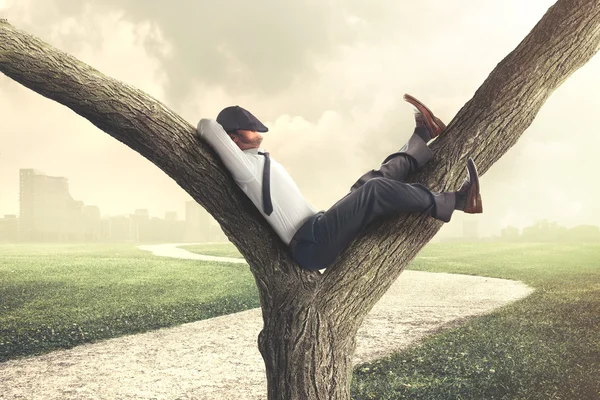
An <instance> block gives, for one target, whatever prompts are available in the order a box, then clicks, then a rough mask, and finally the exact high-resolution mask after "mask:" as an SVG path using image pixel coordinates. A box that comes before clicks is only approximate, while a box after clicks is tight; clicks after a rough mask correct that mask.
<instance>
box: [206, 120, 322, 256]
mask: <svg viewBox="0 0 600 400" xmlns="http://www.w3.org/2000/svg"><path fill="white" fill-rule="evenodd" d="M198 132H199V134H200V136H201V137H202V138H203V139H204V140H206V141H207V142H208V144H210V146H211V147H212V148H213V149H214V150H215V151H216V152H217V154H218V155H219V157H220V158H221V160H222V161H223V164H225V166H226V167H227V169H228V170H229V172H230V173H231V175H232V176H233V179H234V180H235V182H236V183H237V184H238V186H239V187H240V188H241V189H242V190H243V191H244V193H246V196H248V197H249V198H250V200H251V201H252V203H254V205H255V206H256V208H258V210H259V211H260V213H261V214H262V215H263V217H264V218H265V219H266V220H267V222H269V224H270V225H271V226H272V227H273V229H274V230H275V232H276V233H277V234H278V235H279V237H280V238H281V240H283V242H284V243H285V244H287V245H289V244H290V241H291V240H292V237H293V236H294V234H295V233H296V231H297V230H298V229H299V228H300V227H301V226H302V224H304V222H305V221H306V220H307V219H308V218H309V217H312V216H313V215H315V214H316V213H317V211H316V210H315V209H314V208H312V207H311V206H310V204H308V202H307V201H306V200H305V199H304V197H303V196H302V193H300V189H298V186H297V185H296V182H294V180H293V179H292V177H290V175H289V174H288V173H287V171H286V170H285V168H283V166H282V165H281V164H279V163H278V162H277V161H275V160H274V159H273V157H270V159H271V171H270V172H271V202H272V203H273V212H272V213H271V215H267V214H265V213H264V212H263V200H262V176H263V169H264V165H265V156H263V155H260V154H258V152H259V151H260V152H264V150H263V149H262V148H260V149H248V150H244V151H242V150H241V149H240V148H239V147H238V146H237V145H236V144H235V143H234V142H233V140H231V138H230V137H229V135H227V133H226V132H225V130H224V129H223V127H222V126H221V125H220V124H219V123H218V122H217V121H216V120H213V119H206V118H203V119H201V120H200V122H199V123H198Z"/></svg>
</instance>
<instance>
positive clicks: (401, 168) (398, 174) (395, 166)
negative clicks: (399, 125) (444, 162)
mask: <svg viewBox="0 0 600 400" xmlns="http://www.w3.org/2000/svg"><path fill="white" fill-rule="evenodd" d="M432 157H433V153H432V152H431V150H430V149H429V147H428V146H427V143H425V141H424V140H423V139H422V138H421V136H419V135H418V134H417V133H416V132H415V133H413V134H412V136H411V137H410V139H409V140H408V143H406V144H405V145H404V146H403V147H402V148H401V149H400V150H398V151H397V152H396V153H392V154H390V155H389V156H387V157H386V159H385V160H383V162H382V163H381V167H380V168H379V169H378V170H375V169H374V170H371V171H369V172H367V173H366V174H364V175H363V176H361V177H360V178H359V179H358V180H357V181H356V183H355V184H354V185H352V187H351V188H350V192H353V191H354V190H356V189H358V188H359V187H361V186H362V185H364V184H365V182H367V181H368V180H369V179H373V178H387V179H393V180H396V181H399V182H404V181H405V180H406V177H407V176H408V174H410V173H411V172H413V171H415V170H417V169H419V168H421V167H422V166H423V165H425V164H426V163H427V161H429V160H431V158H432Z"/></svg>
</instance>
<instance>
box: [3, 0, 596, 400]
mask: <svg viewBox="0 0 600 400" xmlns="http://www.w3.org/2000/svg"><path fill="white" fill-rule="evenodd" d="M599 46H600V0H559V1H558V2H557V3H556V4H555V5H554V6H553V7H551V8H550V9H549V10H548V12H547V13H546V14H545V15H544V17H543V18H542V20H541V21H540V22H539V23H538V24H537V25H536V26H535V27H534V29H533V30H532V31H531V32H530V33H529V35H527V37H526V38H525V39H524V40H523V41H522V42H521V43H520V44H519V45H518V46H517V48H516V49H515V50H514V51H512V52H511V53H510V54H509V55H508V56H507V57H506V58H505V59H504V60H502V61H501V62H500V63H499V64H498V66H497V67H496V68H495V69H494V70H493V71H492V72H491V74H490V75H489V77H488V78H487V79H486V80H485V82H484V83H483V84H482V86H481V87H480V88H479V89H478V90H477V92H476V93H475V94H474V96H473V98H472V99H471V100H470V101H469V102H467V103H466V104H465V106H464V107H463V108H462V109H461V110H460V111H459V112H458V114H457V115H456V116H455V118H454V119H453V120H452V121H451V123H450V124H449V125H448V129H447V131H446V132H445V133H444V135H442V136H441V137H440V138H439V139H437V140H436V141H435V142H434V144H432V146H431V148H432V150H433V151H434V153H435V157H434V159H433V160H432V161H430V162H429V163H428V164H427V166H425V167H424V168H423V169H421V170H420V171H419V172H417V173H415V174H413V175H412V176H411V177H410V179H409V180H410V181H413V182H421V183H424V184H425V185H427V186H429V187H430V188H431V189H432V190H436V191H444V190H456V189H457V187H458V186H459V185H460V183H461V182H462V180H463V179H464V177H465V161H466V159H467V158H468V157H472V158H473V159H474V160H475V162H476V164H477V166H478V170H479V172H480V174H481V175H483V174H484V173H485V172H486V171H487V170H488V169H489V168H490V167H491V166H492V165H493V164H494V163H495V162H496V161H497V160H498V159H499V158H500V157H502V156H503V155H504V154H505V153H506V152H507V151H508V149H510V148H511V147H512V146H513V145H514V144H515V143H516V142H517V140H518V139H519V137H520V136H521V135H522V134H523V132H524V131H525V130H526V129H527V127H528V126H529V125H530V124H531V122H532V121H533V119H534V117H535V115H536V114H537V112H538V111H539V109H540V108H541V107H542V105H543V104H544V102H545V101H546V100H547V99H548V97H549V96H550V95H551V94H552V92H553V91H554V90H555V89H556V88H557V87H558V86H560V85H561V84H562V82H564V81H565V80H566V79H567V78H568V77H569V76H570V75H571V74H572V73H573V72H575V71H576V70H577V69H578V68H580V67H581V66H582V65H584V64H585V63H586V62H587V61H588V60H589V59H590V58H591V57H592V56H593V55H594V54H595V53H596V52H597V51H598V49H599ZM0 71H2V72H3V73H4V74H6V75H7V76H9V77H11V78H12V79H14V80H15V81H17V82H19V83H21V84H22V85H24V86H26V87H28V88H30V89H32V90H34V91H36V92H37V93H39V94H41V95H43V96H45V97H48V98H50V99H52V100H55V101H57V102H59V103H61V104H64V105H65V106H67V107H69V108H71V109H72V110H73V111H75V112H76V113H78V114H79V115H81V116H83V117H84V118H86V119H88V120H89V121H91V122H92V123H93V124H94V125H96V126H97V127H98V128H100V129H102V130H103V131H105V132H106V133H108V134H109V135H111V136H112V137H114V138H115V139H117V140H119V141H121V142H123V143H124V144H126V145H127V146H129V147H130V148H132V149H133V150H135V151H137V152H138V153H140V154H141V155H142V156H144V157H146V158H147V159H148V160H150V161H151V162H152V163H154V164H155V165H157V166H158V167H159V168H161V169H162V170H163V171H165V173H167V174H168V175H169V176H171V177H172V178H173V179H174V180H175V181H176V182H177V183H178V184H179V185H180V186H181V187H182V188H183V189H184V190H185V191H187V192H188V193H189V194H190V195H191V196H192V197H193V198H194V199H195V200H196V201H197V202H198V203H199V204H201V205H202V206H203V207H204V208H206V210H207V211H208V212H209V213H210V214H211V215H212V216H213V217H214V218H215V219H216V220H217V221H218V222H219V224H220V225H221V227H222V228H223V230H224V232H225V233H226V235H227V237H228V238H229V240H231V242H232V243H233V244H234V245H235V246H236V247H237V248H238V249H239V250H240V252H241V253H242V254H243V256H244V257H245V258H246V260H247V261H248V264H249V265H250V269H251V271H252V273H253V275H254V278H255V281H256V284H257V286H258V289H259V295H260V301H261V307H262V311H263V320H264V328H263V330H262V332H261V333H260V335H259V349H260V351H261V354H262V355H263V358H264V360H265V365H266V370H267V381H268V392H269V399H340V400H347V399H349V398H350V395H349V384H350V378H351V373H352V362H351V359H352V356H353V354H354V349H355V340H356V332H357V330H358V327H359V326H360V324H361V323H362V321H363V320H364V318H365V316H366V315H367V313H368V312H369V311H370V310H371V308H372V307H373V306H374V305H375V303H376V302H377V301H378V300H379V299H380V298H381V296H382V295H383V294H384V293H385V292H386V291H387V290H388V289H389V287H390V286H391V285H392V283H393V282H394V281H395V280H396V279H397V278H398V276H399V275H400V273H401V272H402V270H403V269H404V267H405V266H406V265H407V264H408V263H409V262H410V261H411V260H412V259H413V258H414V257H415V255H416V254H417V253H418V252H419V250H421V248H422V247H423V246H424V245H425V244H427V243H428V242H429V240H431V238H432V237H433V236H434V235H435V233H436V232H437V231H438V230H439V228H440V227H441V226H442V223H441V222H439V221H437V220H434V219H432V218H430V217H427V216H424V215H419V214H408V215H403V216H390V217H386V218H381V219H379V220H378V221H376V222H374V223H372V224H371V225H370V226H369V227H368V228H367V230H366V231H365V232H363V233H362V234H361V235H360V236H359V237H358V238H357V239H356V240H355V241H354V242H353V243H352V244H351V245H350V246H349V247H348V249H346V250H345V251H344V252H343V253H342V254H341V256H340V257H339V258H338V260H337V261H336V262H335V263H334V264H333V265H332V266H331V267H330V268H328V269H327V271H326V272H325V273H324V274H323V275H320V274H319V273H318V272H309V271H304V270H301V269H300V268H299V267H298V266H297V265H296V264H295V263H294V262H293V261H291V259H290V257H289V253H288V251H287V249H286V247H285V245H284V244H283V243H282V242H281V241H280V240H279V238H278V237H277V236H276V234H275V233H274V231H273V230H272V229H271V228H270V227H269V226H268V224H267V223H266V221H265V220H264V219H263V218H262V217H261V215H260V213H259V212H258V211H257V210H256V209H255V207H254V206H253V205H252V203H251V202H250V201H249V200H248V199H247V198H246V197H245V195H244V194H243V192H242V191H241V190H240V189H239V188H238V187H237V185H236V184H235V182H234V181H233V180H232V179H231V177H230V175H229V173H228V172H227V170H226V169H225V167H224V166H223V164H222V163H221V162H220V160H219V158H218V157H217V156H216V154H215V153H214V152H213V151H212V149H211V148H210V147H208V146H207V145H206V143H204V142H203V141H202V140H201V139H199V138H198V137H197V135H196V134H195V128H194V127H193V126H191V125H190V124H189V123H187V122H186V121H184V120H183V119H182V118H181V117H179V116H178V115H177V114H175V113H174V112H173V111H171V110H170V109H168V108H167V107H166V106H164V105H163V104H161V103H160V102H158V101H157V100H155V99H153V98H152V97H150V96H148V95H147V94H145V93H143V92H141V91H139V90H137V89H135V88H133V87H131V86H128V85H126V84H123V83H121V82H118V81H116V80H114V79H112V78H110V77H106V76H104V75H103V74H101V73H100V72H98V71H97V70H95V69H93V68H92V67H90V66H88V65H86V64H84V63H82V62H80V61H78V60H76V59H75V58H73V57H71V56H69V55H68V54H65V53H63V52H61V51H59V50H57V49H55V48H53V47H52V46H50V45H48V44H46V43H44V42H42V41H41V40H39V39H37V38H35V37H33V36H31V35H29V34H27V33H26V32H23V31H20V30H18V29H15V28H14V27H12V26H11V25H9V24H8V22H7V21H5V20H0ZM483 197H484V199H485V188H484V190H483ZM488 211H491V212H493V210H488Z"/></svg>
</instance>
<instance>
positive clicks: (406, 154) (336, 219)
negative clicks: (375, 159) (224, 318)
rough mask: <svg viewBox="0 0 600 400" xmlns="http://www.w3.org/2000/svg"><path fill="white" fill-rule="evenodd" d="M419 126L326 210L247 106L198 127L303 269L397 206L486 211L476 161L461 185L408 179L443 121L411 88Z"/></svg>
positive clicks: (442, 216)
mask: <svg viewBox="0 0 600 400" xmlns="http://www.w3.org/2000/svg"><path fill="white" fill-rule="evenodd" d="M404 99H405V100H406V101H407V102H409V103H410V104H412V105H413V106H414V107H415V108H416V111H415V122H416V127H415V130H414V133H413V135H412V136H411V137H410V139H409V141H408V143H407V144H406V145H405V146H404V147H402V148H401V149H400V150H399V151H398V152H396V153H393V154H391V155H389V156H388V157H387V158H386V159H385V160H384V161H383V163H382V165H381V167H380V169H379V170H372V171H369V172H367V173H366V174H364V175H363V176H362V177H360V178H359V179H358V181H356V183H355V184H354V185H353V186H352V187H351V188H350V192H349V193H348V194H347V195H346V196H345V197H344V198H342V199H341V200H339V201H338V202H337V203H335V204H334V205H333V206H332V207H331V208H330V209H329V210H327V211H319V212H317V211H316V210H315V209H314V208H312V207H311V206H310V205H309V204H308V203H307V202H306V200H305V199H304V197H303V196H302V194H301V193H300V190H299V189H298V186H296V183H295V182H294V181H293V179H292V178H291V177H290V176H289V174H288V173H287V172H286V170H285V169H284V168H283V167H282V166H281V164H279V163H278V162H276V161H275V160H273V159H271V158H270V155H269V153H268V152H265V151H264V149H262V148H261V147H260V144H261V143H262V140H263V137H262V135H261V134H260V133H261V132H267V131H268V128H267V127H266V126H265V125H263V124H262V123H261V122H260V121H259V120H258V119H257V118H256V117H255V116H254V115H252V114H251V113H250V112H249V111H247V110H245V109H243V108H242V107H239V106H231V107H227V108H225V109H223V110H222V111H221V112H220V113H219V115H218V116H217V119H216V121H215V120H211V119H201V120H200V122H199V123H198V132H199V134H200V136H201V137H202V138H204V139H205V140H206V141H207V142H208V143H209V144H210V145H211V146H212V147H213V148H214V149H215V151H216V152H217V154H218V155H219V157H220V158H221V160H222V161H223V163H224V164H225V166H226V167H227V169H228V170H229V171H230V172H231V174H232V175H233V178H234V179H235V181H236V183H237V184H238V185H239V186H240V188H241V189H242V190H243V191H244V193H246V195H247V196H248V197H249V198H250V200H251V201H252V202H253V203H254V205H255V206H256V207H257V208H258V209H259V210H260V212H261V213H262V215H263V217H264V218H265V219H266V220H267V221H268V222H269V224H270V225H271V226H272V227H273V229H274V230H275V232H276V233H277V234H278V235H279V237H280V238H281V240H283V242H284V243H286V244H287V245H289V248H290V251H291V254H292V256H293V258H294V260H295V261H296V262H297V263H298V264H299V265H300V266H301V267H302V268H305V269H309V270H318V269H323V268H326V267H327V266H329V265H331V264H332V263H333V261H335V259H336V258H337V256H338V255H339V253H340V252H341V251H342V250H344V249H345V248H346V247H347V246H348V245H349V244H350V242H351V241H352V240H353V239H354V238H355V237H356V236H357V235H358V233H359V232H361V231H362V230H363V229H364V228H365V227H366V226H367V225H368V224H369V222H371V221H372V220H373V219H375V217H377V216H380V215H386V214H391V213H397V212H415V211H417V212H424V213H427V214H429V215H431V216H432V217H434V218H436V219H439V220H441V221H444V222H449V221H450V218H451V216H452V213H453V211H454V210H461V211H463V212H466V213H471V214H474V213H481V212H482V211H483V209H482V203H481V196H480V193H479V178H478V176H477V169H476V168H475V164H474V163H473V160H471V159H470V158H469V160H468V162H467V172H468V175H467V179H466V180H465V183H464V184H463V185H462V186H461V188H460V189H459V190H458V191H457V192H442V193H434V192H431V191H430V190H429V189H427V188H426V187H425V186H423V185H420V184H416V183H413V184H409V183H405V179H406V177H407V176H408V174H410V173H411V172H413V171H415V170H416V169H418V168H420V167H422V166H423V165H424V164H425V163H427V161H429V160H430V159H431V157H432V156H433V153H432V152H431V150H430V149H429V147H428V146H427V143H428V142H429V141H430V140H432V139H435V138H436V137H438V136H439V135H440V134H441V133H442V132H443V131H444V130H445V129H446V125H444V123H443V122H442V121H441V120H440V119H439V118H437V117H436V116H435V115H433V113H432V112H431V110H430V109H429V108H427V107H426V106H425V105H424V104H423V103H421V102H420V101H418V100H417V99H415V98H414V97H412V96H410V95H408V94H407V95H404Z"/></svg>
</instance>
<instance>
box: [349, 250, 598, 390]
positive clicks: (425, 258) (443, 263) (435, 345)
mask: <svg viewBox="0 0 600 400" xmlns="http://www.w3.org/2000/svg"><path fill="white" fill-rule="evenodd" d="M410 269H413V270H420V271H433V272H451V273H460V274H474V275H482V276H491V277H498V278H509V279H516V280H521V281H523V282H525V283H527V284H529V285H530V286H532V287H534V288H535V289H536V290H535V292H534V293H533V294H532V295H531V296H529V297H528V298H526V299H524V300H522V301H519V302H516V303H513V304H512V305H509V306H506V307H504V308H503V309H501V310H500V311H498V312H495V313H493V314H491V315H488V316H484V317H481V318H477V319H474V320H472V321H471V322H469V323H467V324H465V325H463V326H461V327H459V328H456V329H452V330H450V331H446V332H445V333H442V334H439V335H436V336H434V337H432V338H430V339H429V340H427V341H425V343H424V344H423V345H422V346H420V347H417V348H414V349H412V350H408V351H404V352H401V353H398V354H396V355H393V356H391V357H388V358H386V359H383V360H380V361H378V362H375V363H372V364H364V365H361V366H357V368H356V369H355V373H354V379H353V384H352V394H353V398H354V399H356V400H359V399H361V400H362V399H428V400H433V399H540V400H541V399H544V400H547V399H565V400H583V399H589V400H598V399H600V245H598V244H590V245H586V244H580V245H562V244H491V243H489V244H433V245H430V246H428V247H427V248H426V249H425V250H424V251H423V252H422V253H421V254H420V257H418V258H417V259H416V260H415V261H414V262H413V263H412V265H411V267H410Z"/></svg>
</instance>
